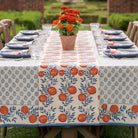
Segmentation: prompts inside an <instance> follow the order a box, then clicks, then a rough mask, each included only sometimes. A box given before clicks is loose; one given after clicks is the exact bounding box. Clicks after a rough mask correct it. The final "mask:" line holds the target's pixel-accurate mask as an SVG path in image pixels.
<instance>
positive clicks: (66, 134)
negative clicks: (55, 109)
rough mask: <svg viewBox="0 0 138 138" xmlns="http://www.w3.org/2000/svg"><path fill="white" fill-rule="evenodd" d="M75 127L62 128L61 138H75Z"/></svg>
mask: <svg viewBox="0 0 138 138" xmlns="http://www.w3.org/2000/svg"><path fill="white" fill-rule="evenodd" d="M77 133H78V132H77V127H72V128H62V138H77V137H78V136H77Z"/></svg>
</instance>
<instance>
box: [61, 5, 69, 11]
mask: <svg viewBox="0 0 138 138" xmlns="http://www.w3.org/2000/svg"><path fill="white" fill-rule="evenodd" d="M66 9H68V8H67V7H66V6H62V7H61V8H60V10H66Z"/></svg>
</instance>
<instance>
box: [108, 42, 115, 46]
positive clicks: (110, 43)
mask: <svg viewBox="0 0 138 138" xmlns="http://www.w3.org/2000/svg"><path fill="white" fill-rule="evenodd" d="M108 44H109V45H110V46H113V45H115V44H117V43H116V42H109V43H108Z"/></svg>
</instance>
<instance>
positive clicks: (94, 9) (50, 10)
mask: <svg viewBox="0 0 138 138" xmlns="http://www.w3.org/2000/svg"><path fill="white" fill-rule="evenodd" d="M61 6H64V5H63V4H62V3H60V2H53V3H52V2H51V3H49V2H47V3H46V4H45V13H44V22H45V23H52V21H53V20H55V19H57V17H58V13H59V11H60V10H59V9H60V7H61ZM67 7H68V8H71V9H75V10H79V11H80V13H81V17H82V18H83V23H84V24H88V23H91V22H99V23H102V24H106V22H107V3H106V2H101V1H92V2H88V1H87V0H85V1H84V2H80V3H76V4H75V5H68V6H67Z"/></svg>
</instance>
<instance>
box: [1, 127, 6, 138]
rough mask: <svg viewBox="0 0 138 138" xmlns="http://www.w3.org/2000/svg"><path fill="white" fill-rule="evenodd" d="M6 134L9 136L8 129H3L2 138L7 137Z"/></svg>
mask: <svg viewBox="0 0 138 138" xmlns="http://www.w3.org/2000/svg"><path fill="white" fill-rule="evenodd" d="M6 134H7V127H3V132H2V136H3V137H6Z"/></svg>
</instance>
